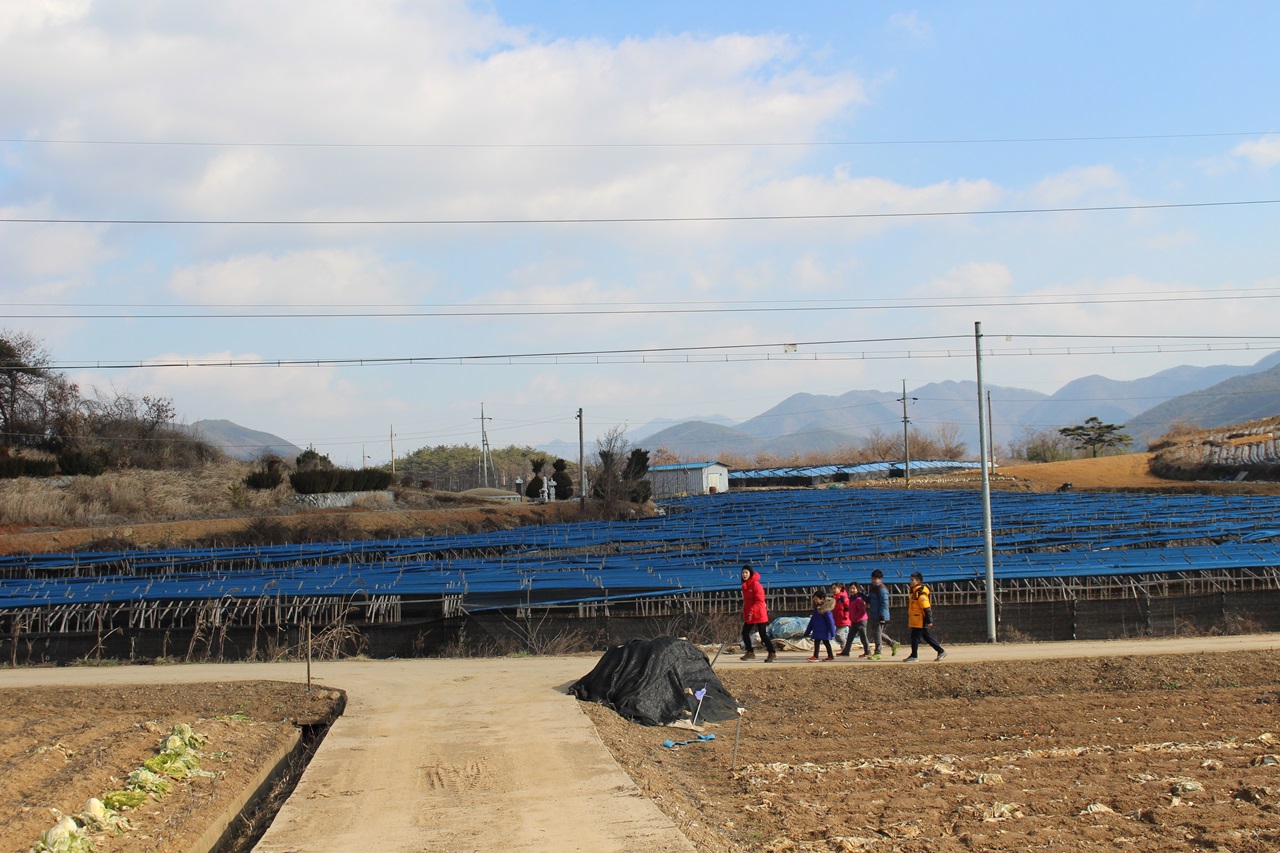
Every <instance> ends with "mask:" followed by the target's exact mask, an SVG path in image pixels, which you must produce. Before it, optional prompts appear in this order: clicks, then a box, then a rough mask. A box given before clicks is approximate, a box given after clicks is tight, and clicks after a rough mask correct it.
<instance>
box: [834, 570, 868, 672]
mask: <svg viewBox="0 0 1280 853" xmlns="http://www.w3.org/2000/svg"><path fill="white" fill-rule="evenodd" d="M847 589H848V593H849V619H850V621H851V623H852V630H851V631H850V632H849V637H848V639H846V640H845V641H844V647H843V648H842V649H840V654H841V655H843V656H844V657H848V656H849V649H850V647H852V646H853V638H854V637H855V636H856V637H857V638H858V640H859V642H861V643H862V654H860V655H858V657H860V658H863V659H865V658H869V657H871V646H869V645H868V644H867V618H868V617H867V599H866V598H864V597H863V595H862V593H861V592H860V591H859V590H858V585H857V584H856V583H850V584H849V586H848V587H847Z"/></svg>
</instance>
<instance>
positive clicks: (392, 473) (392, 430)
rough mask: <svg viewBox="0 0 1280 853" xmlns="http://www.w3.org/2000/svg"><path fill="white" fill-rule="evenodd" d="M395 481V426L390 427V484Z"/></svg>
mask: <svg viewBox="0 0 1280 853" xmlns="http://www.w3.org/2000/svg"><path fill="white" fill-rule="evenodd" d="M395 481H396V425H395V424H392V425H391V482H393V483H394V482H395Z"/></svg>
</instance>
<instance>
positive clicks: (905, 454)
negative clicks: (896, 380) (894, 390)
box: [898, 379, 917, 489]
mask: <svg viewBox="0 0 1280 853" xmlns="http://www.w3.org/2000/svg"><path fill="white" fill-rule="evenodd" d="M916 399H917V398H916V397H908V396H907V380H905V379H904V380H902V396H901V397H899V398H898V402H899V403H901V404H902V460H903V466H902V472H903V475H904V476H905V477H906V481H907V484H906V485H907V488H908V489H909V488H911V444H910V443H909V441H908V438H909V434H908V430H907V427H908V426H909V425H910V423H911V421H910V420H908V419H907V401H910V402H912V403H914V402H915V401H916Z"/></svg>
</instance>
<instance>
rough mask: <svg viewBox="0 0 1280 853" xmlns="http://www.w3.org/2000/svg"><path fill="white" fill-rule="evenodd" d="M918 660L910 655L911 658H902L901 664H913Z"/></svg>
mask: <svg viewBox="0 0 1280 853" xmlns="http://www.w3.org/2000/svg"><path fill="white" fill-rule="evenodd" d="M918 660H920V658H918V657H916V656H915V655H912V656H911V657H909V658H903V659H902V662H903V663H915V662H916V661H918Z"/></svg>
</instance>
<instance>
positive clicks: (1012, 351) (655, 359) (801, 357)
mask: <svg viewBox="0 0 1280 853" xmlns="http://www.w3.org/2000/svg"><path fill="white" fill-rule="evenodd" d="M987 337H988V339H990V338H991V337H993V336H990V335H989V336H987ZM994 337H1008V338H1023V339H1037V338H1045V339H1069V340H1098V341H1106V340H1115V341H1119V340H1140V341H1144V343H1142V344H1115V343H1112V344H1094V345H1091V346H1081V345H1069V346H1050V347H1025V346H1018V347H1009V348H1005V349H997V348H995V347H989V348H988V349H984V355H988V356H993V357H1000V356H1018V357H1023V356H1031V355H1038V356H1063V355H1131V354H1148V353H1183V352H1212V351H1222V352H1234V351H1241V350H1259V349H1265V350H1268V351H1270V350H1272V349H1275V348H1276V347H1277V346H1280V337H1277V336H1265V335H1258V336H1239V335H1040V334H1021V335H1016V334H1010V335H1004V336H994ZM947 340H964V341H968V340H970V338H969V336H967V335H929V336H919V337H893V338H862V339H850V340H819V341H784V342H771V343H759V344H708V345H705V346H677V347H647V348H631V349H611V350H565V351H553V352H529V353H497V354H471V355H444V356H395V357H386V358H370V357H363V358H282V359H234V358H231V359H222V358H219V359H180V360H167V361H145V360H143V361H124V360H116V361H79V362H52V363H51V365H50V366H52V367H57V368H60V369H63V370H132V369H141V368H175V367H181V368H192V367H206V368H207V367H240V368H244V367H385V366H395V365H451V366H454V365H466V364H477V365H478V364H512V365H515V364H628V363H630V364H640V363H647V364H686V363H688V364H695V363H699V364H706V363H723V362H737V361H773V362H783V363H785V362H805V361H817V360H836V361H850V360H853V361H871V360H881V359H912V358H958V357H963V358H972V357H973V354H974V353H973V350H972V349H970V348H968V347H961V348H957V349H908V350H896V351H894V350H861V351H852V352H849V351H836V352H819V351H816V350H815V351H814V352H800V351H798V348H799V347H815V348H816V347H830V346H849V345H854V344H885V343H897V344H903V343H912V342H920V343H922V344H923V343H933V342H937V341H947ZM1148 341H1168V342H1169V343H1162V344H1152V343H1146V342H1148ZM1190 341H1198V342H1200V343H1188V342H1190ZM749 350H769V352H747V351H749Z"/></svg>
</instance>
